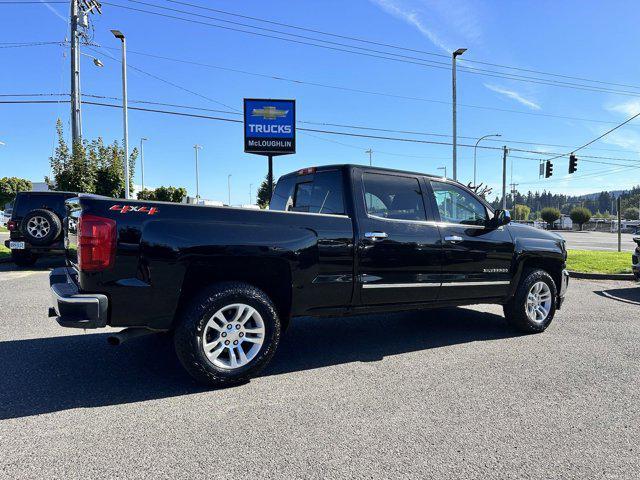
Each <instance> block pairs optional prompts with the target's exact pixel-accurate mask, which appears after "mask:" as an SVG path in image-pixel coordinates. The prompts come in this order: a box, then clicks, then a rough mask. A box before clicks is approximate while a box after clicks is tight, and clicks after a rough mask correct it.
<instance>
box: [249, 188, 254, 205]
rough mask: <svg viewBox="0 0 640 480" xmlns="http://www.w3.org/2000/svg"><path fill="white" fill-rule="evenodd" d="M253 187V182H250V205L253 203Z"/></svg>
mask: <svg viewBox="0 0 640 480" xmlns="http://www.w3.org/2000/svg"><path fill="white" fill-rule="evenodd" d="M252 189H253V183H250V184H249V205H252V204H253V197H252V195H251V190H252Z"/></svg>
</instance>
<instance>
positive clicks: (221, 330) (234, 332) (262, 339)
mask: <svg viewBox="0 0 640 480" xmlns="http://www.w3.org/2000/svg"><path fill="white" fill-rule="evenodd" d="M179 320H180V322H179V324H178V326H177V328H176V331H175V335H174V344H175V348H176V353H177V355H178V358H179V359H180V362H181V363H182V365H183V366H184V368H185V369H186V370H187V371H188V372H189V374H190V375H191V376H192V377H194V378H195V379H196V380H198V381H199V382H201V383H204V384H207V385H210V386H213V387H225V386H230V385H236V384H239V383H244V382H246V381H248V380H249V379H250V378H252V377H254V376H256V375H257V374H258V373H259V372H260V370H262V368H264V367H265V365H266V364H267V363H268V362H269V360H271V357H273V354H274V353H275V351H276V348H277V347H278V343H279V340H280V330H281V328H280V319H279V317H278V314H277V312H276V309H275V307H274V305H273V303H272V302H271V300H270V299H269V297H268V296H267V295H266V294H265V293H264V292H263V291H261V290H259V289H257V288H255V287H253V286H251V285H248V284H246V283H240V282H229V283H219V284H216V285H213V286H211V287H208V288H206V289H205V290H204V291H202V292H201V293H200V294H199V295H197V296H196V297H195V298H194V299H192V301H191V302H189V304H188V305H187V306H186V308H184V309H183V313H182V315H181V318H180V319H179Z"/></svg>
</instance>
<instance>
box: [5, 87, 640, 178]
mask: <svg viewBox="0 0 640 480" xmlns="http://www.w3.org/2000/svg"><path fill="white" fill-rule="evenodd" d="M178 87H179V86H178ZM189 92H190V93H195V94H197V92H191V91H189ZM30 96H31V97H34V96H35V97H38V96H42V97H46V96H69V94H60V93H30V94H0V97H30ZM83 97H88V98H94V99H99V100H118V101H121V100H122V98H120V97H113V96H105V95H95V94H83ZM129 103H134V104H145V105H155V106H164V107H173V108H181V109H188V110H199V111H205V112H213V113H222V114H227V115H241V114H242V113H241V112H240V111H238V109H233V111H232V110H217V109H211V108H204V107H196V106H192V105H184V104H176V103H165V102H157V101H149V100H139V99H130V100H129ZM297 123H299V124H302V125H316V126H323V127H339V128H348V129H355V130H368V131H375V132H385V133H399V134H408V135H417V136H429V137H440V138H452V136H451V135H448V134H441V133H433V132H423V131H412V130H400V129H391V128H380V127H371V126H365V125H353V124H343V123H331V122H318V121H305V120H299V121H298V122H297ZM458 138H463V139H467V140H475V139H476V138H477V137H475V136H459V137H458ZM500 142H503V143H508V144H527V145H549V146H564V145H554V144H545V143H542V142H536V141H529V142H524V141H518V140H509V139H500ZM448 145H451V143H449V144H448ZM358 148H360V147H358ZM478 148H482V146H479V147H478ZM496 148H497V147H494V149H496ZM510 150H512V151H514V152H522V153H529V154H534V155H556V153H554V152H547V151H537V150H526V149H520V148H515V147H513V148H510ZM613 151H619V150H613ZM379 152H380V153H383V152H382V151H379ZM398 155H400V154H398ZM557 155H560V156H562V155H561V154H557ZM402 156H413V157H415V158H423V156H421V155H404V154H403V155H402ZM424 158H426V157H424ZM513 158H519V159H523V160H535V161H540V160H541V159H540V158H533V157H522V156H520V157H518V156H513ZM590 158H593V159H600V160H614V161H616V160H617V161H625V162H634V163H638V162H640V159H632V158H622V157H610V156H597V155H584V156H581V159H582V160H583V161H584V162H591V163H600V164H605V165H621V164H615V163H610V162H598V161H595V160H587V159H590Z"/></svg>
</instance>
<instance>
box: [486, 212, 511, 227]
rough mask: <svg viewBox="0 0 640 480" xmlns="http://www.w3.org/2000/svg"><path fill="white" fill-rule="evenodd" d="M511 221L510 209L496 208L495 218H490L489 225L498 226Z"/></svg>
mask: <svg viewBox="0 0 640 480" xmlns="http://www.w3.org/2000/svg"><path fill="white" fill-rule="evenodd" d="M510 222H511V214H510V213H509V210H496V211H495V213H494V215H493V218H492V219H491V220H489V222H488V226H489V227H493V228H498V227H501V226H503V225H507V224H508V223H510Z"/></svg>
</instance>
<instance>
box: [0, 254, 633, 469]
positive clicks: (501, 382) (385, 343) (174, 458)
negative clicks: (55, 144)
mask: <svg viewBox="0 0 640 480" xmlns="http://www.w3.org/2000/svg"><path fill="white" fill-rule="evenodd" d="M604 292H607V293H606V294H607V295H614V296H617V297H618V298H620V299H621V300H614V299H611V298H609V297H606V296H605V293H604ZM629 302H640V289H638V288H637V287H635V286H634V284H632V283H630V282H628V283H617V282H604V281H603V282H592V281H572V285H571V290H570V295H569V297H568V299H567V303H566V306H565V308H563V310H562V311H561V312H559V313H558V315H557V317H556V320H555V321H554V323H553V324H552V325H551V326H550V327H549V329H548V330H547V331H546V332H545V333H544V334H541V335H530V336H518V335H515V334H514V333H513V332H511V331H510V330H508V329H507V328H506V326H505V323H504V320H503V318H502V316H501V310H500V308H499V307H496V306H482V307H475V308H460V309H444V310H437V311H431V312H423V313H403V314H393V315H384V316H368V317H355V318H350V319H345V318H333V319H299V320H297V321H295V322H294V323H293V325H292V326H291V328H290V329H289V330H288V331H287V332H286V334H285V336H284V337H283V341H282V344H281V348H280V350H279V351H278V353H277V354H276V357H275V358H274V361H273V363H272V364H271V366H270V367H268V369H267V370H266V372H265V373H264V375H263V376H261V377H260V378H257V379H254V380H253V381H251V382H250V383H248V384H246V385H243V386H240V387H235V388H229V389H226V390H218V391H208V390H206V389H204V388H202V387H200V386H198V385H196V384H194V382H193V381H191V379H190V378H189V377H188V376H187V375H186V374H185V373H184V372H183V371H182V369H181V368H180V366H179V364H178V363H177V360H176V358H175V356H174V354H173V352H172V349H171V347H170V344H169V343H168V342H167V339H163V338H159V337H156V336H149V337H144V338H139V339H135V340H132V341H130V342H129V343H127V344H124V345H122V346H120V347H111V346H109V345H107V342H106V334H105V333H102V332H88V333H84V332H82V331H74V330H68V329H62V328H60V327H58V326H57V324H55V322H53V321H51V320H49V319H47V317H46V309H47V307H48V305H49V295H48V285H47V271H46V269H43V270H40V271H13V270H12V269H11V267H10V266H9V265H0V365H1V372H2V373H1V375H0V379H1V380H0V382H1V383H2V388H0V472H2V477H3V478H20V479H26V478H61V479H62V478H64V479H85V478H145V477H146V478H189V479H193V478H234V479H241V478H254V477H261V478H305V479H307V478H317V479H326V478H380V479H382V478H401V477H402V478H443V479H445V478H446V479H449V478H465V479H472V478H478V479H490V478H495V479H503V478H515V477H518V478H529V479H550V478H577V479H584V478H612V479H613V478H628V479H632V478H637V473H638V471H640V454H639V448H640V447H639V445H640V422H638V418H640V369H639V368H638V365H639V363H640V320H639V318H640V315H639V312H640V305H638V304H635V303H629ZM634 472H635V473H634Z"/></svg>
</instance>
